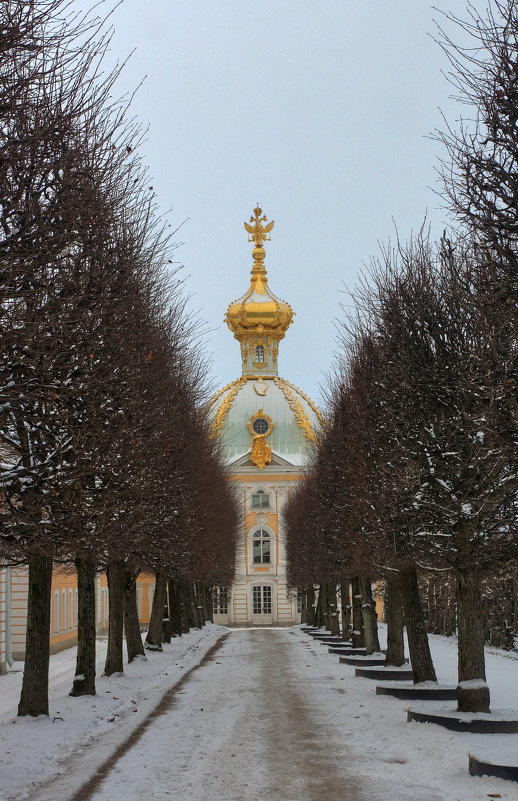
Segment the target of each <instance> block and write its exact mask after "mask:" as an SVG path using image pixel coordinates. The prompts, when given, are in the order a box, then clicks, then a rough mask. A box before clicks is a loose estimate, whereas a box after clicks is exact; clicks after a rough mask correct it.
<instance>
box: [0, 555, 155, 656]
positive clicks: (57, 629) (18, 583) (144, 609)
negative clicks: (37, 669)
mask: <svg viewBox="0 0 518 801" xmlns="http://www.w3.org/2000/svg"><path fill="white" fill-rule="evenodd" d="M154 589H155V577H154V575H153V574H152V573H150V572H142V573H140V575H139V576H138V578H137V600H138V607H139V620H140V623H141V624H142V625H146V624H148V623H149V618H150V612H151V603H152V599H153V593H154ZM27 592H28V571H27V568H26V567H17V568H13V569H12V572H11V609H12V615H11V618H12V650H13V658H14V659H15V660H17V661H23V659H24V656H25V633H26V626H27ZM1 598H2V592H1V588H0V614H1V609H2V607H1ZM108 613H109V604H108V583H107V579H106V573H104V572H103V573H100V574H99V575H98V577H97V587H96V620H97V631H98V633H104V632H106V631H107V627H108ZM3 632H4V629H3V628H2V627H0V637H5V634H4V633H3ZM76 643H77V574H76V571H75V570H74V569H71V568H63V567H54V570H53V572H52V585H51V596H50V652H51V654H54V653H57V652H58V651H62V650H63V649H64V648H69V647H70V646H72V645H75V644H76ZM0 644H1V643H0ZM4 647H5V646H4ZM1 652H2V651H1V649H0V653H1Z"/></svg>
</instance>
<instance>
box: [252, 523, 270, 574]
mask: <svg viewBox="0 0 518 801" xmlns="http://www.w3.org/2000/svg"><path fill="white" fill-rule="evenodd" d="M269 563H270V535H269V533H268V532H267V531H263V530H262V529H258V530H257V531H255V532H254V565H260V564H269Z"/></svg>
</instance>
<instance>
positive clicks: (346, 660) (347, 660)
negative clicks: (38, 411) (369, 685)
mask: <svg viewBox="0 0 518 801" xmlns="http://www.w3.org/2000/svg"><path fill="white" fill-rule="evenodd" d="M338 661H339V662H340V664H341V665H355V666H356V665H357V666H358V667H367V666H371V667H375V666H376V665H384V664H385V657H384V656H380V655H379V654H377V655H374V654H373V655H372V656H370V655H369V656H362V655H359V656H341V657H340V659H339V660H338Z"/></svg>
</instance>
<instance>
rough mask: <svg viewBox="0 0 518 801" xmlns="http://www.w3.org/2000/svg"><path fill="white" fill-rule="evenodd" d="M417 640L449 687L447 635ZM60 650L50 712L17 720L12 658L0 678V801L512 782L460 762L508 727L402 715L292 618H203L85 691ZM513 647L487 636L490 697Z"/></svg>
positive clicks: (303, 799)
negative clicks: (282, 622)
mask: <svg viewBox="0 0 518 801" xmlns="http://www.w3.org/2000/svg"><path fill="white" fill-rule="evenodd" d="M225 636H226V639H225V640H224V642H223V643H222V644H219V645H218V641H219V640H220V639H221V638H222V637H225ZM385 636H386V629H385V626H383V625H382V626H380V639H381V645H382V646H383V645H384V641H385ZM430 644H431V647H432V653H433V657H434V661H435V665H436V668H437V673H438V676H439V680H440V681H441V683H443V684H454V683H455V679H456V662H457V648H456V642H455V639H454V638H453V637H449V638H447V637H437V636H432V637H430ZM98 646H99V669H100V670H102V661H103V656H104V651H105V648H106V643H105V642H103V641H101V642H99V643H98ZM213 648H216V650H215V651H212V649H213ZM211 652H212V657H211ZM74 656H75V649H70V650H69V652H67V651H63V652H61V653H59V654H56V655H54V656H53V657H52V658H51V675H52V679H51V693H50V695H51V704H50V706H51V710H50V717H49V718H45V717H40V718H38V719H36V720H34V719H28V718H17V717H16V704H17V700H18V693H19V689H20V682H21V673H20V672H19V666H17V668H16V670H14V671H12V672H11V673H10V674H9V675H7V676H3V677H1V678H0V692H1V693H2V694H1V695H0V801H101V799H102V801H136V799H138V801H141V799H142V798H145V799H149V801H163V800H164V799H174V801H202V799H203V801H206V799H217V801H258V799H261V801H295V799H296V801H317V800H318V801H335V799H340V801H487V799H488V798H490V797H493V798H501V799H505V800H506V801H518V783H514V782H505V781H503V780H501V779H495V778H490V777H482V778H476V777H471V776H469V774H468V753H469V752H474V753H478V754H486V753H491V752H493V753H495V754H496V755H497V756H500V757H501V756H502V755H504V754H507V755H510V756H511V757H512V758H515V756H516V754H517V753H518V734H512V735H494V734H490V735H472V734H467V733H458V732H452V731H449V730H447V729H443V728H441V727H440V726H431V725H427V724H420V723H407V722H406V717H407V716H406V709H405V707H406V706H408V704H407V703H406V702H404V701H399V700H397V699H395V698H390V697H388V696H381V695H380V696H378V695H376V693H375V682H372V681H369V680H368V679H359V678H355V676H354V667H353V666H348V665H341V664H339V662H338V657H337V656H335V655H331V654H328V652H327V647H326V646H324V645H321V644H320V643H318V642H315V641H313V640H312V639H311V638H309V637H308V636H307V635H305V634H303V633H302V632H301V631H300V628H299V627H293V628H291V629H252V630H244V629H238V630H231V631H228V630H227V629H225V628H224V627H220V626H214V625H211V624H208V625H207V626H206V627H205V628H204V629H203V630H201V631H193V632H191V633H190V634H188V635H184V636H183V637H181V638H175V639H174V640H173V642H172V643H171V644H170V645H166V646H164V652H163V653H153V654H150V655H149V659H148V660H147V661H143V660H136V661H135V662H133V663H132V664H131V665H127V666H126V667H125V672H124V674H122V675H115V676H112V677H110V678H105V677H101V676H99V677H98V679H97V695H96V696H95V697H93V698H92V697H84V698H73V699H72V698H70V697H69V696H68V691H69V689H70V685H71V681H72V677H73V674H74V667H75V660H74ZM517 657H518V655H517V654H516V653H504V652H501V651H500V652H498V651H495V650H494V649H487V672H488V680H489V684H490V687H491V697H492V707H493V708H494V709H498V708H500V709H506V708H511V709H517V710H518V658H517ZM161 699H163V700H161ZM428 703H433V702H428ZM157 707H158V713H157V712H156V710H157ZM451 707H452V709H453V708H454V702H452V703H451ZM114 755H115V756H114ZM106 762H108V764H106ZM103 765H104V768H105V769H103Z"/></svg>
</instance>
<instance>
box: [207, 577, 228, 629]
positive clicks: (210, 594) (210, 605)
mask: <svg viewBox="0 0 518 801" xmlns="http://www.w3.org/2000/svg"><path fill="white" fill-rule="evenodd" d="M203 590H204V598H205V606H206V614H207V620H210V622H211V623H214V604H213V593H214V592H215V589H212V590H211V589H209V587H207V585H206V584H204V585H203ZM227 599H228V590H227ZM227 602H228V601H227Z"/></svg>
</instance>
